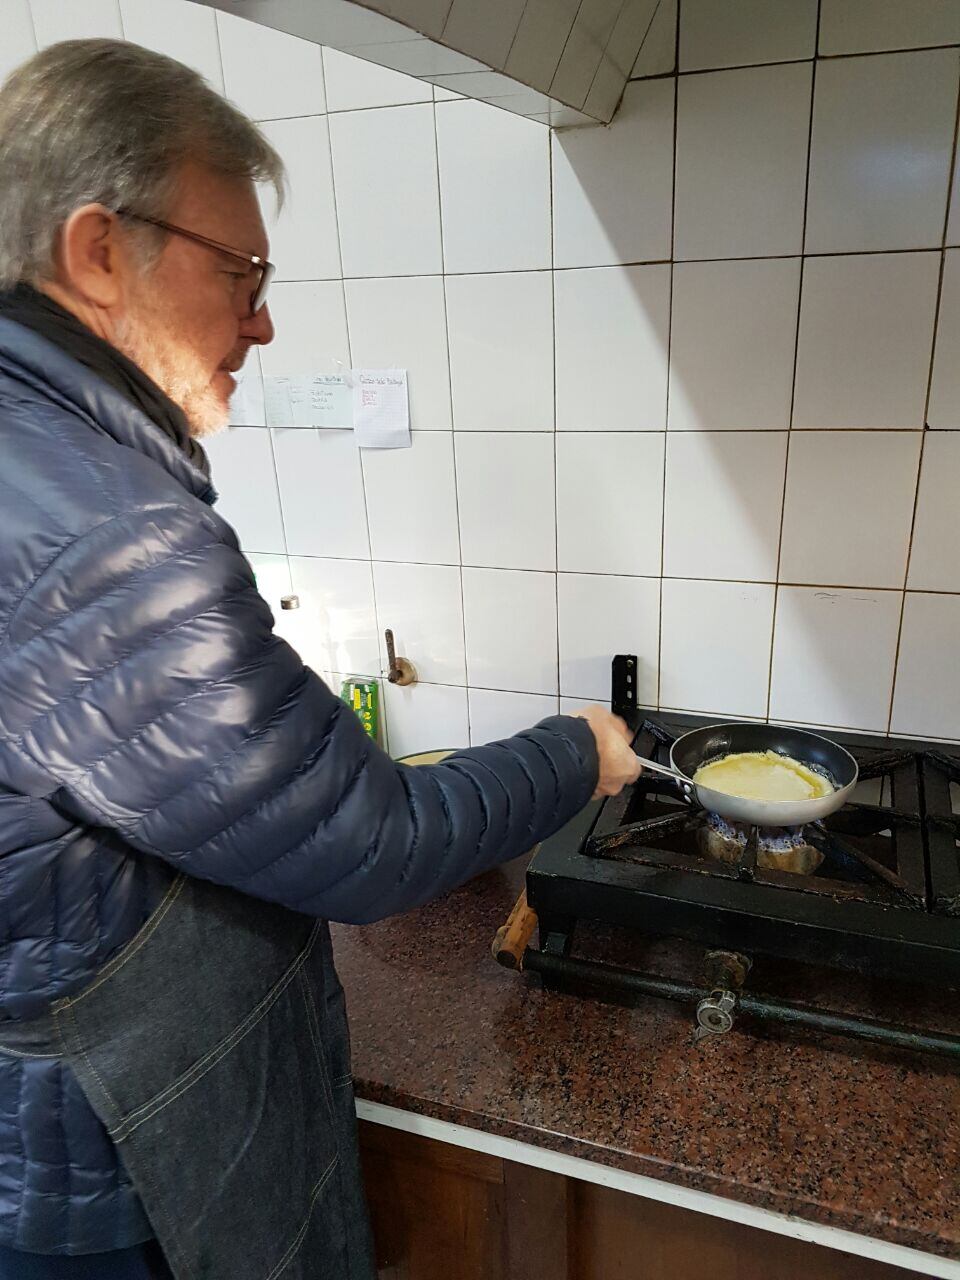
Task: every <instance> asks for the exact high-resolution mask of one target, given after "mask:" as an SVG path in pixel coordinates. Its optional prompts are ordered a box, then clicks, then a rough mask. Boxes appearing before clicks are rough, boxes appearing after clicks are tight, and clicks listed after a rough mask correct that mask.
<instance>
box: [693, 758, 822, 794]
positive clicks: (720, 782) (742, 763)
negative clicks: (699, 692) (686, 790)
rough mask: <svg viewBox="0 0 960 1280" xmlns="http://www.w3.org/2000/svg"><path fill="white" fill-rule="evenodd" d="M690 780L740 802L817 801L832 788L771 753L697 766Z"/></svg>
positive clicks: (819, 776) (796, 762)
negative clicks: (740, 800)
mask: <svg viewBox="0 0 960 1280" xmlns="http://www.w3.org/2000/svg"><path fill="white" fill-rule="evenodd" d="M693 780H694V782H695V783H697V785H698V786H701V787H709V788H710V790H711V791H722V792H723V794H724V795H728V796H739V797H741V799H744V800H768V801H778V800H819V799H820V798H821V797H822V796H828V795H830V794H831V793H832V792H833V790H834V787H833V784H832V783H831V782H830V780H829V778H825V777H824V776H823V774H820V773H815V772H814V771H813V770H812V769H808V768H807V766H806V765H803V764H801V763H800V762H799V760H793V759H791V758H790V756H780V755H777V753H776V752H775V751H745V752H740V753H738V754H736V755H729V756H723V757H722V758H721V759H720V760H714V761H713V762H712V763H711V764H705V765H701V767H700V768H699V769H698V770H697V772H696V773H695V774H694V775H693Z"/></svg>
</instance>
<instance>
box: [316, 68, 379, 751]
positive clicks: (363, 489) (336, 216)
mask: <svg viewBox="0 0 960 1280" xmlns="http://www.w3.org/2000/svg"><path fill="white" fill-rule="evenodd" d="M320 86H321V89H322V90H323V101H324V104H326V103H327V64H326V60H325V59H324V56H323V46H322V45H321V46H320ZM323 114H324V123H325V125H326V128H325V133H326V139H327V170H328V172H329V174H330V196H331V199H332V201H333V221H334V226H335V228H336V232H337V258H338V260H339V263H340V302H341V305H342V307H343V327H344V330H345V331H346V335H347V360H348V361H349V362H350V368H351V369H352V368H353V335H352V333H351V331H350V311H349V308H348V306H347V284H346V279H345V277H344V274H343V241H342V238H341V235H340V205H339V201H338V200H337V179H336V174H335V172H334V167H333V139H332V138H331V136H330V121H329V118H328V114H327V113H326V112H324V113H323ZM355 439H356V437H355V436H354V440H355ZM357 454H358V458H357V469H358V470H359V472H360V493H361V495H362V497H363V522H364V527H365V529H366V531H367V552H368V556H367V560H366V564H367V572H368V574H369V581H370V598H371V600H372V602H373V618H374V623H375V625H376V628H377V655H378V659H379V660H378V663H377V665H378V666H379V668H380V670H379V671H376V672H373V673H372V675H373V679H374V680H375V681H376V683H377V693H378V697H377V703H378V705H379V707H380V713H381V726H382V729H381V736H382V738H383V742H384V746H385V749H386V750H387V751H389V749H390V726H389V714H388V712H387V699H386V697H385V696H384V694H383V649H382V648H381V647H380V611H379V609H378V607H377V584H376V578H375V576H374V572H373V537H372V535H371V532H370V504H369V502H368V500H367V476H366V471H365V469H364V465H363V450H362V449H360V448H358V449H357ZM360 674H365V673H360Z"/></svg>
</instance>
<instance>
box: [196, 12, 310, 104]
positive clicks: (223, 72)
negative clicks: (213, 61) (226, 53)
mask: <svg viewBox="0 0 960 1280" xmlns="http://www.w3.org/2000/svg"><path fill="white" fill-rule="evenodd" d="M220 13H221V10H219V9H214V10H213V38H214V40H215V41H216V44H217V62H218V63H219V66H220V84H221V85H222V86H223V96H224V97H226V96H227V68H226V67H225V66H224V65H223V42H222V41H221V39H220ZM324 102H326V95H324Z"/></svg>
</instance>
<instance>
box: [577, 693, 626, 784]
mask: <svg viewBox="0 0 960 1280" xmlns="http://www.w3.org/2000/svg"><path fill="white" fill-rule="evenodd" d="M575 714H576V715H578V716H579V717H580V718H581V719H582V720H586V722H587V723H588V724H589V726H590V728H591V729H592V730H593V736H594V737H595V738H596V740H597V754H598V755H599V757H600V780H599V782H598V783H597V789H596V791H595V792H594V793H593V798H594V800H599V799H600V797H601V796H616V795H619V794H620V792H621V791H622V790H623V788H624V787H625V786H626V785H627V784H628V783H630V782H636V780H637V779H638V778H639V777H640V774H641V772H642V769H641V767H640V761H639V760H638V759H637V756H636V753H635V752H634V750H633V748H632V747H631V746H630V741H631V737H632V735H631V733H630V730H629V729H628V728H627V726H626V725H625V724H624V722H623V721H622V720H621V719H620V717H619V716H615V715H611V714H610V712H609V711H607V710H606V709H605V708H604V707H586V708H584V710H583V711H577V712H576V713H575Z"/></svg>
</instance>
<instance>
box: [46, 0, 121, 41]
mask: <svg viewBox="0 0 960 1280" xmlns="http://www.w3.org/2000/svg"><path fill="white" fill-rule="evenodd" d="M27 13H28V14H29V15H30V30H31V31H32V32H33V45H34V48H35V49H36V51H37V52H38V53H39V52H40V35H39V33H38V31H37V19H36V17H35V16H34V13H33V5H32V4H31V3H30V0H27ZM120 30H121V31H122V30H123V16H122V15H121V18H120Z"/></svg>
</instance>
